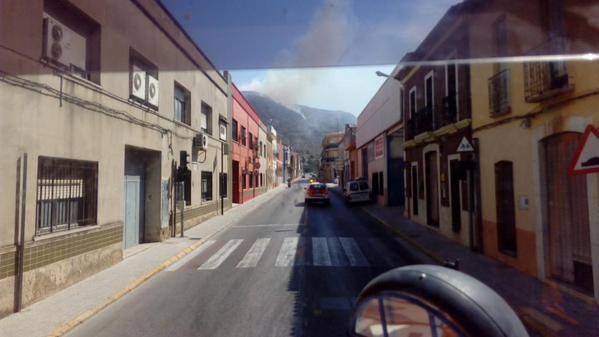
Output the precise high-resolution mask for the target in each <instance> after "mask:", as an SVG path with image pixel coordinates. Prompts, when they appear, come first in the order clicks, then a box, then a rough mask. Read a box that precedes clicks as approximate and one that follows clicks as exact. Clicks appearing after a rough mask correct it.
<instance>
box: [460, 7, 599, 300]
mask: <svg viewBox="0 0 599 337" xmlns="http://www.w3.org/2000/svg"><path fill="white" fill-rule="evenodd" d="M527 5H528V6H530V7H531V8H529V9H528V11H527V12H524V13H526V14H522V13H523V12H515V13H514V12H512V11H511V10H509V11H508V10H505V9H500V10H488V11H485V13H483V14H482V15H476V16H474V17H473V18H472V21H471V25H472V26H476V27H477V32H478V34H473V35H471V40H470V45H471V46H481V47H480V48H479V49H478V53H479V54H487V55H494V56H507V58H505V59H496V60H495V61H497V62H498V63H481V64H471V72H470V74H471V84H472V85H471V88H472V89H471V90H472V92H471V102H472V135H473V138H474V139H475V140H478V144H479V153H480V154H479V158H478V159H479V165H480V196H479V202H480V205H481V210H480V213H481V214H480V217H481V218H482V227H483V233H482V234H483V243H484V252H485V254H487V255H490V256H492V257H494V258H496V259H498V260H500V261H503V262H505V263H507V264H509V265H511V266H514V267H516V268H518V269H520V270H522V271H524V272H526V273H528V274H531V275H536V276H538V277H539V278H540V279H542V280H544V281H546V282H550V283H554V284H555V285H557V286H559V287H561V288H564V289H574V290H576V291H577V292H579V293H582V294H586V295H588V296H593V297H594V298H595V299H596V300H597V299H599V289H598V286H599V174H597V173H592V174H587V175H576V176H571V175H569V174H568V168H569V165H570V163H571V161H572V160H573V157H574V156H575V152H576V150H577V148H578V147H579V144H580V141H581V138H582V133H583V132H584V130H585V129H586V128H587V126H589V125H594V126H595V127H599V95H598V94H599V63H598V62H597V61H585V60H584V59H583V58H579V59H578V60H565V59H564V58H562V57H560V56H559V55H568V57H572V58H573V59H575V58H576V57H575V56H576V55H582V54H585V53H588V52H589V51H592V50H593V48H594V47H593V46H597V41H596V40H598V38H597V36H598V34H597V31H596V29H595V28H593V27H592V26H590V25H587V24H586V23H585V21H581V19H580V18H579V17H577V16H574V15H573V12H572V11H570V10H566V7H568V6H570V5H571V4H570V2H569V1H565V2H564V4H562V5H561V6H564V7H561V8H553V7H552V6H551V5H548V6H546V7H547V8H545V7H544V8H540V7H537V8H534V6H537V5H538V4H537V5H533V4H527ZM495 9H497V8H495ZM579 9H580V10H579V11H577V12H576V13H584V12H585V11H584V8H579ZM540 11H548V13H549V14H548V15H539V13H540ZM541 14H542V13H541ZM527 16H528V17H527ZM547 17H551V19H547ZM543 21H548V22H543ZM518 55H523V56H525V58H518V59H514V58H511V57H510V56H518ZM539 55H544V57H545V59H541V58H540V57H539ZM527 56H528V57H527ZM547 56H549V57H548V58H547ZM514 60H516V61H518V62H513V61H514ZM545 60H546V62H539V61H545Z"/></svg>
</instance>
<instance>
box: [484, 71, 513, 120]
mask: <svg viewBox="0 0 599 337" xmlns="http://www.w3.org/2000/svg"><path fill="white" fill-rule="evenodd" d="M509 89H510V70H509V69H504V70H502V71H500V72H498V73H497V74H495V75H493V76H492V77H491V78H489V112H490V113H491V116H499V115H503V114H506V113H509V112H510V91H509Z"/></svg>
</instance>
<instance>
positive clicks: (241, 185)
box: [231, 85, 262, 203]
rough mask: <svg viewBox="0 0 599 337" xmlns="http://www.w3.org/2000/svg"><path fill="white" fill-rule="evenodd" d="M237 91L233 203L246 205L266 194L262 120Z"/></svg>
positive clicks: (234, 98) (234, 105)
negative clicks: (261, 172) (262, 180)
mask: <svg viewBox="0 0 599 337" xmlns="http://www.w3.org/2000/svg"><path fill="white" fill-rule="evenodd" d="M232 88H233V93H232V94H233V119H232V122H231V123H232V127H231V128H232V135H233V137H232V138H233V152H232V158H231V159H232V161H233V162H232V171H231V172H232V175H233V179H232V184H233V198H232V199H233V202H234V203H244V202H246V201H249V200H251V199H253V198H254V197H256V196H257V195H259V194H260V193H261V192H262V189H261V187H260V186H259V178H260V175H259V169H260V149H259V145H260V141H259V140H258V138H259V133H260V123H261V121H260V117H259V116H258V113H257V112H256V111H255V110H254V108H253V107H252V106H251V104H250V103H249V102H248V101H247V100H246V98H245V97H244V96H243V94H242V93H241V92H240V91H239V89H237V87H235V86H234V85H233V86H232Z"/></svg>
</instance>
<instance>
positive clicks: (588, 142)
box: [568, 125, 599, 175]
mask: <svg viewBox="0 0 599 337" xmlns="http://www.w3.org/2000/svg"><path fill="white" fill-rule="evenodd" d="M593 172H599V130H597V129H595V128H594V127H593V126H591V125H589V126H587V129H586V130H585V131H584V135H583V136H582V141H581V142H580V145H579V147H578V150H577V151H576V155H575V156H574V158H573V159H572V163H571V164H570V170H569V172H568V173H569V174H570V175H576V174H587V173H593Z"/></svg>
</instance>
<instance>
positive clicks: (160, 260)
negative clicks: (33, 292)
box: [0, 185, 287, 337]
mask: <svg viewBox="0 0 599 337" xmlns="http://www.w3.org/2000/svg"><path fill="white" fill-rule="evenodd" d="M286 186H287V185H280V186H278V187H276V188H275V189H273V190H271V191H269V192H267V193H264V194H262V195H260V196H258V197H256V198H254V199H252V200H251V201H248V202H247V203H245V204H242V205H236V206H235V207H233V208H231V209H230V210H229V211H227V212H226V213H225V215H223V216H221V215H216V216H214V217H212V218H210V219H209V220H206V221H204V222H202V223H201V224H198V225H197V226H195V227H193V228H191V229H188V230H186V231H185V237H183V238H170V239H168V240H166V241H163V242H159V243H149V244H142V245H140V246H139V247H138V248H137V249H135V251H134V252H128V254H127V256H128V257H126V258H125V259H124V260H123V261H121V262H119V263H117V264H116V265H114V266H112V267H110V268H108V269H105V270H103V271H101V272H99V273H97V274H95V275H93V276H91V277H89V278H86V279H85V280H83V281H81V282H79V283H76V284H74V285H72V286H71V287H68V288H66V289H64V290H61V291H60V292H58V293H56V294H53V295H51V296H49V297H47V298H45V299H43V300H41V301H39V302H36V303H34V304H32V305H30V306H28V307H26V308H25V309H23V311H21V312H20V313H16V314H12V315H10V316H7V317H5V318H3V319H2V320H0V337H15V336H23V337H25V336H27V337H38V336H39V337H41V336H60V335H62V334H64V333H66V332H68V331H69V330H70V329H72V328H73V327H75V326H76V325H78V324H80V323H82V322H83V321H85V320H86V319H87V318H90V317H91V316H93V315H94V314H96V313H98V312H99V311H101V310H102V309H104V308H105V307H107V306H109V305H110V304H112V303H114V302H116V301H117V300H119V299H120V298H122V297H123V296H124V295H126V294H127V293H129V292H130V291H132V290H133V289H135V288H137V287H138V286H140V285H141V284H143V283H144V282H145V281H147V280H148V279H150V278H151V277H152V276H154V275H156V274H158V273H159V272H160V271H162V270H163V269H165V268H166V267H168V266H169V265H171V264H173V263H174V262H176V261H177V260H179V259H181V258H182V257H184V256H185V255H187V254H189V253H191V252H192V251H193V250H194V249H196V248H197V247H199V246H201V245H202V244H203V243H204V241H205V240H207V239H208V238H210V237H212V236H214V235H216V234H218V233H219V232H222V231H224V230H226V229H227V228H229V227H230V226H231V225H233V224H235V223H237V222H238V221H240V220H242V219H243V218H244V217H245V216H246V215H247V214H248V213H250V212H252V211H253V210H255V209H256V208H257V207H259V206H261V205H263V204H264V203H266V202H268V201H269V200H271V199H272V198H273V197H275V196H276V195H278V194H280V193H281V192H283V191H284V190H285V189H286Z"/></svg>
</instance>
